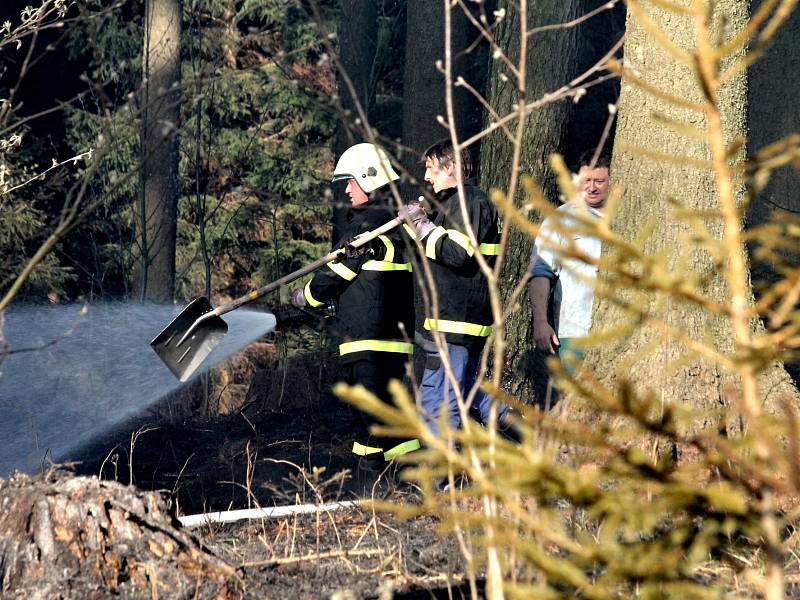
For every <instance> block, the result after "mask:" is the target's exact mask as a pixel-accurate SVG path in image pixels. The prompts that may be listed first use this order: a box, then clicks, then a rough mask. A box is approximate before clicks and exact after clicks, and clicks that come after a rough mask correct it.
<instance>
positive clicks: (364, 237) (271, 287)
mask: <svg viewBox="0 0 800 600" xmlns="http://www.w3.org/2000/svg"><path fill="white" fill-rule="evenodd" d="M402 222H403V220H402V219H401V218H400V217H397V218H394V219H392V220H391V221H389V222H387V223H384V224H383V225H381V226H380V227H378V228H377V229H373V230H372V231H367V232H366V233H362V234H361V235H359V236H357V237H356V238H354V239H353V241H352V242H350V246H352V247H353V248H360V247H361V246H363V245H364V244H366V243H367V242H371V241H372V240H374V239H375V238H377V237H378V236H381V235H383V234H384V233H387V232H389V231H391V230H392V229H394V228H395V227H397V226H398V225H400V223H402ZM344 252H345V250H344V248H339V249H338V250H333V251H331V252H329V253H328V254H326V255H325V256H323V257H322V258H318V259H317V260H315V261H314V262H312V263H310V264H307V265H306V266H304V267H301V268H300V269H297V271H293V272H292V273H289V274H288V275H284V276H283V277H281V278H280V279H276V280H275V281H273V282H272V283H268V284H267V285H265V286H263V287H260V288H258V289H257V290H253V291H252V292H248V293H247V294H245V295H244V296H242V297H240V298H237V299H236V300H231V301H230V302H228V303H227V304H223V305H222V306H218V307H217V308H215V309H214V311H213V313H214V314H215V315H217V316H218V317H219V316H222V315H224V314H225V313H229V312H231V311H232V310H234V309H236V308H239V307H240V306H242V305H243V304H247V303H248V302H253V301H254V300H258V299H259V298H263V297H264V296H266V295H267V294H269V293H270V292H273V291H275V290H277V289H278V288H280V287H281V286H284V285H286V284H287V283H290V282H292V281H294V280H295V279H299V278H300V277H302V276H303V275H307V274H309V273H311V272H313V271H316V270H317V269H319V268H320V267H324V266H325V265H327V264H328V263H329V262H332V261H334V260H336V259H337V258H339V257H340V256H341V255H342V254H344Z"/></svg>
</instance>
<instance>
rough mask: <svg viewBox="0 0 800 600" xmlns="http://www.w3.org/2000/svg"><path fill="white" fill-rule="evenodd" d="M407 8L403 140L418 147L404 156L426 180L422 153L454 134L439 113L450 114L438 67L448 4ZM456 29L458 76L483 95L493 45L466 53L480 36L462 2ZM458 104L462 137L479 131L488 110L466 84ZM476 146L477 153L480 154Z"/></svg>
mask: <svg viewBox="0 0 800 600" xmlns="http://www.w3.org/2000/svg"><path fill="white" fill-rule="evenodd" d="M484 4H491V3H484ZM406 10H407V15H406V57H405V72H404V75H403V90H404V91H405V93H404V98H403V145H404V146H405V147H406V148H410V149H411V150H412V151H411V152H410V153H409V154H407V155H405V156H404V157H403V158H404V160H403V162H404V166H405V167H406V169H407V170H408V172H409V173H410V174H411V176H412V177H413V178H414V179H416V180H417V181H419V182H421V181H422V176H423V173H424V168H423V167H422V165H421V164H420V162H419V158H420V156H421V154H422V152H424V151H425V149H426V148H427V147H428V146H430V145H431V144H433V143H435V142H438V141H439V140H441V139H443V138H446V137H448V136H449V133H448V131H447V129H446V128H445V127H443V126H442V124H441V123H439V122H438V121H437V117H438V116H441V117H443V118H445V119H446V117H447V109H446V104H445V80H444V75H443V74H442V71H440V70H439V69H437V68H436V63H437V61H439V62H441V63H442V64H443V63H444V53H445V48H444V3H443V2H439V1H433V2H432V1H430V0H408V5H407V9H406ZM484 10H485V11H488V12H489V14H491V7H490V6H484ZM451 31H452V33H451V40H452V46H451V52H452V55H453V80H454V81H455V80H456V79H457V78H458V77H463V78H464V79H465V80H466V81H467V82H468V83H469V85H470V86H472V87H474V88H475V89H476V90H477V91H478V92H479V93H481V94H483V93H484V90H485V88H486V59H487V56H488V46H487V45H486V44H485V43H478V44H476V45H475V47H474V48H473V49H472V50H471V51H470V52H466V50H467V49H468V48H470V45H471V44H473V42H475V41H476V40H479V34H478V31H477V30H476V29H475V28H474V27H473V26H472V24H471V23H470V22H469V20H468V19H467V17H466V16H465V15H464V12H463V11H462V10H461V9H460V8H459V7H458V6H456V7H454V8H453V9H452V11H451ZM453 103H454V106H453V108H454V112H455V120H456V123H455V127H456V131H457V132H458V136H459V139H466V138H467V137H469V136H471V135H474V134H475V133H477V132H478V131H479V130H480V127H481V117H482V114H483V110H482V108H481V106H480V103H479V102H478V100H477V99H476V98H475V96H474V95H472V94H471V93H469V92H468V91H467V90H466V89H465V88H463V87H455V88H454V89H453ZM475 150H476V149H473V156H476V157H477V152H475ZM412 185H413V184H412Z"/></svg>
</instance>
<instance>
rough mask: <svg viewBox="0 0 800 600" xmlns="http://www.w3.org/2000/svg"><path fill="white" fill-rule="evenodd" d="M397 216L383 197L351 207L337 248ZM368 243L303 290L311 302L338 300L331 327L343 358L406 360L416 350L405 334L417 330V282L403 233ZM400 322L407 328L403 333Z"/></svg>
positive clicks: (328, 267) (321, 272)
mask: <svg viewBox="0 0 800 600" xmlns="http://www.w3.org/2000/svg"><path fill="white" fill-rule="evenodd" d="M394 216H395V213H394V210H392V209H391V207H390V204H389V202H388V200H387V199H385V198H381V197H378V198H373V199H371V200H370V201H369V202H366V203H365V204H362V205H360V206H354V207H352V208H351V209H350V210H349V212H348V214H347V225H346V226H345V227H344V228H343V229H342V236H341V238H340V239H339V241H338V242H337V243H336V244H334V249H335V248H342V247H344V245H345V244H346V242H348V241H349V240H351V239H352V238H353V237H355V236H356V235H358V234H360V233H364V232H366V231H371V230H373V229H377V228H378V227H380V226H381V225H383V224H384V223H386V222H387V221H390V220H391V219H392V218H394ZM369 247H370V250H371V252H369V253H367V254H364V255H363V256H360V257H358V258H350V259H348V258H344V259H342V260H340V261H338V262H333V263H328V265H326V266H325V267H322V268H321V269H320V270H319V271H317V273H316V274H315V275H314V278H313V279H312V280H311V281H309V282H308V283H307V284H306V286H305V288H304V289H303V292H304V295H305V298H306V301H307V302H308V303H309V305H311V306H313V307H318V306H321V305H323V304H324V303H325V302H326V301H327V300H332V299H338V301H339V312H338V314H337V315H336V316H335V317H334V318H333V319H332V320H331V323H330V325H331V327H330V329H331V331H332V333H333V335H334V337H335V338H336V339H337V341H338V342H339V354H340V356H341V357H342V361H344V362H351V361H356V360H360V359H364V358H369V356H370V354H369V353H373V352H381V353H382V355H384V356H386V355H385V354H383V353H388V354H389V355H392V356H397V357H399V358H402V359H403V360H406V359H407V358H408V356H409V355H411V354H413V351H414V347H413V344H412V343H411V342H409V341H407V339H406V336H408V335H411V334H412V332H413V331H414V329H413V328H414V284H413V280H412V269H411V262H410V261H409V259H408V249H407V246H406V243H405V242H404V236H403V235H401V230H400V229H399V228H398V229H395V230H394V231H392V232H389V233H388V234H386V235H382V236H380V237H379V238H377V239H376V240H374V241H373V242H371V243H370V244H369ZM398 323H402V324H403V326H404V327H405V332H406V333H405V335H404V333H403V332H402V331H401V329H400V326H399V325H398ZM372 356H374V355H372Z"/></svg>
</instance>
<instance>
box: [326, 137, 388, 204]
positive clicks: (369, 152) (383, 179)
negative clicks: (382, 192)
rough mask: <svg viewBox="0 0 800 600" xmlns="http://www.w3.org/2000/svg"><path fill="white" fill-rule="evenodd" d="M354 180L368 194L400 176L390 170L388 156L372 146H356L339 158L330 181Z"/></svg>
mask: <svg viewBox="0 0 800 600" xmlns="http://www.w3.org/2000/svg"><path fill="white" fill-rule="evenodd" d="M342 179H355V180H356V182H357V183H358V187H360V188H361V189H362V190H364V192H366V193H367V194H369V193H370V192H373V191H375V190H377V189H378V188H379V187H383V186H384V185H386V184H387V183H389V182H390V181H397V180H398V179H400V176H399V175H398V174H397V173H396V172H395V170H394V169H393V168H392V163H391V161H390V160H389V156H388V155H387V154H386V152H384V151H383V150H382V149H381V148H378V147H377V146H375V145H373V144H356V145H355V146H351V147H350V148H348V149H347V150H345V151H344V153H343V154H342V155H341V156H340V157H339V162H337V163H336V168H335V169H334V171H333V179H332V181H340V180H342Z"/></svg>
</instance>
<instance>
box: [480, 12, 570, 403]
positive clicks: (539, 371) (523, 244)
mask: <svg viewBox="0 0 800 600" xmlns="http://www.w3.org/2000/svg"><path fill="white" fill-rule="evenodd" d="M499 4H500V6H505V8H506V17H505V19H504V20H503V22H502V23H501V24H500V26H499V27H498V29H497V33H496V40H497V42H498V44H499V45H500V46H501V47H502V48H504V49H505V50H506V52H507V54H508V56H509V58H510V59H511V61H512V62H513V63H514V64H516V63H517V62H518V60H519V48H520V26H519V12H518V11H517V9H516V8H515V5H516V3H513V2H501V3H499ZM528 4H529V9H528V10H529V12H528V27H529V28H533V27H538V26H541V25H550V24H555V23H563V22H566V21H570V20H572V19H574V18H575V17H576V16H577V15H578V12H579V10H580V3H579V2H578V1H577V0H570V1H565V0H547V1H544V2H537V3H535V4H533V3H531V2H529V3H528ZM527 51H528V70H527V82H526V84H527V101H528V102H530V101H532V100H535V99H537V98H540V97H541V96H543V95H544V94H545V93H547V92H551V91H554V90H556V89H558V88H560V87H561V86H563V85H565V84H566V83H568V82H569V81H570V80H572V79H573V78H574V76H575V75H576V74H577V73H576V59H577V57H578V55H579V52H580V51H581V43H580V42H579V39H578V36H577V33H576V30H575V29H574V28H572V29H557V30H551V31H546V32H542V33H537V34H535V35H533V36H532V37H531V38H530V39H529V41H528V50H527ZM503 75H504V76H505V77H507V80H504V78H503ZM487 97H488V100H489V102H490V103H491V105H492V106H493V107H494V108H495V110H496V111H497V113H498V114H499V115H505V114H507V113H509V112H511V110H512V106H513V104H515V103H516V102H517V101H518V99H519V96H518V91H517V87H516V84H515V81H514V78H513V75H512V74H511V73H510V72H509V70H508V68H507V67H506V66H505V65H504V64H503V63H502V62H501V61H500V60H493V61H492V63H491V65H490V68H489V84H488V91H487ZM571 113H572V103H571V101H570V100H569V99H567V100H560V101H557V102H555V103H551V104H547V105H545V106H544V107H543V108H541V109H540V110H537V111H535V112H533V113H532V114H531V115H530V116H529V117H528V119H527V122H526V126H525V134H524V138H523V142H522V146H523V147H522V155H521V161H520V171H521V173H522V174H525V175H530V176H532V177H534V178H535V179H536V181H538V182H539V183H540V185H542V186H543V187H544V190H545V193H547V194H548V195H549V197H551V198H553V199H555V198H557V191H556V188H555V185H554V184H555V181H554V178H553V174H552V173H551V171H550V168H549V157H550V155H551V154H553V153H556V152H563V150H564V148H563V140H564V137H565V135H566V131H567V125H568V123H569V120H570V116H571ZM511 127H512V131H513V128H514V127H515V125H514V124H512V125H511ZM513 153H514V148H513V144H512V143H511V141H509V140H508V138H507V137H506V136H505V135H503V134H502V133H500V132H499V131H496V132H495V133H493V134H492V135H490V136H488V137H487V138H486V140H485V141H484V143H483V145H482V147H481V160H480V185H481V187H482V188H483V189H485V190H489V189H491V188H496V189H499V190H502V191H503V192H506V191H507V190H508V186H509V183H510V179H511V165H512V162H513V161H512V158H513ZM531 246H532V241H531V239H530V238H529V237H527V236H526V235H523V234H521V233H520V232H519V231H516V230H515V231H513V232H512V234H511V236H510V237H509V240H508V247H507V254H506V264H505V267H504V269H503V282H504V288H505V289H504V291H505V292H506V293H507V292H508V291H509V290H510V289H512V288H513V287H514V286H515V285H516V284H517V283H518V282H519V281H520V280H521V279H522V278H523V277H524V276H525V273H526V272H527V270H528V265H529V263H530V252H531ZM506 337H507V339H508V354H507V357H506V364H507V365H508V366H509V368H510V373H509V374H508V375H509V377H508V378H507V379H508V381H509V383H508V385H509V387H510V391H511V392H512V393H513V394H515V395H516V396H517V397H518V398H520V399H522V400H530V399H533V398H536V399H537V401H542V400H543V399H544V390H545V388H546V383H547V378H548V376H547V371H546V368H545V366H544V362H543V360H542V357H541V356H538V355H537V354H536V353H534V351H533V349H532V348H533V345H532V343H531V342H530V340H532V339H533V338H532V327H531V314H530V307H529V304H528V302H527V300H526V299H525V297H524V296H523V298H522V301H521V302H520V306H519V309H518V310H515V311H514V313H513V314H512V315H511V318H510V319H508V321H507V323H506Z"/></svg>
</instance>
